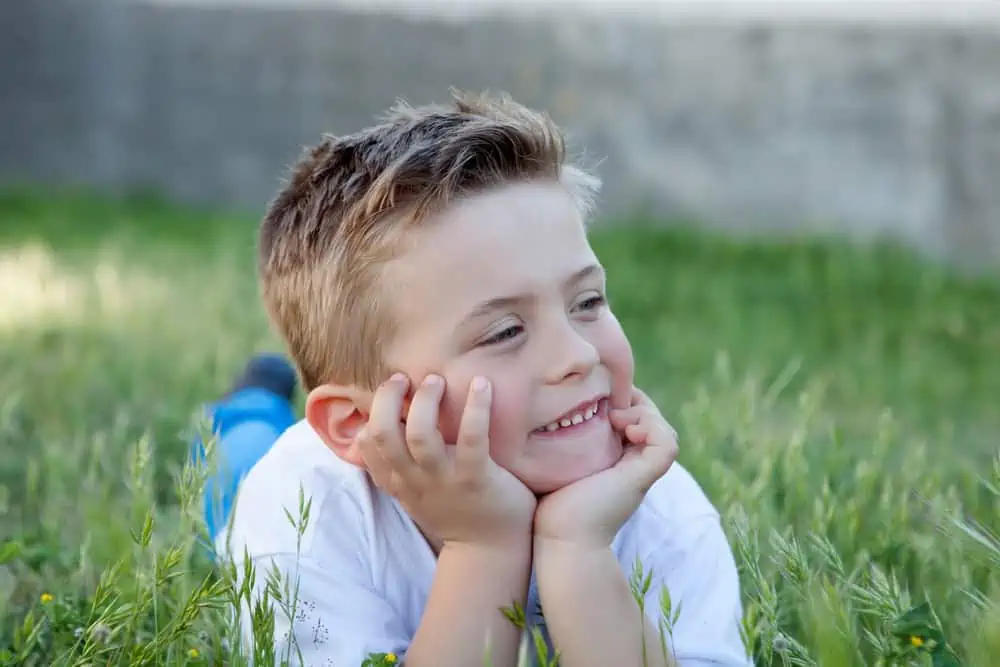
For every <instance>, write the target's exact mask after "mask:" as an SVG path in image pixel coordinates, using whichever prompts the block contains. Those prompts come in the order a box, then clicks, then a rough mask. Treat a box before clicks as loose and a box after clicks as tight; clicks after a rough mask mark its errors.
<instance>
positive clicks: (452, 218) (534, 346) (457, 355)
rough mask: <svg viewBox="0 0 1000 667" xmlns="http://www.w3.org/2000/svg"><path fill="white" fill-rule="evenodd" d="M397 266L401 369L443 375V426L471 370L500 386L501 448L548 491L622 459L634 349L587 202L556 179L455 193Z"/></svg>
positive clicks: (391, 348)
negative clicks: (616, 421) (620, 415)
mask: <svg viewBox="0 0 1000 667" xmlns="http://www.w3.org/2000/svg"><path fill="white" fill-rule="evenodd" d="M412 237H413V238H412V243H409V244H408V245H407V249H406V251H405V252H404V253H403V254H402V255H401V256H400V257H398V258H397V259H395V260H392V261H391V262H390V263H389V264H388V265H387V267H386V272H385V274H384V278H383V285H382V290H383V291H382V294H383V295H384V297H385V299H386V300H387V302H388V305H389V309H388V310H389V311H390V312H391V313H392V316H393V317H394V325H395V336H394V337H393V338H392V340H391V342H390V343H389V345H388V346H387V348H386V349H385V350H384V353H385V358H386V361H387V362H388V365H389V367H390V368H391V369H392V370H398V371H402V372H403V373H405V374H407V375H408V376H409V377H410V378H411V381H412V382H413V383H414V385H415V384H419V382H420V381H421V380H422V379H423V377H424V376H426V375H427V374H428V373H437V374H440V375H442V376H443V377H444V378H445V381H446V386H447V390H446V394H445V398H444V400H443V402H442V406H441V423H440V428H441V433H442V435H443V436H444V438H445V441H446V442H451V443H453V442H455V438H456V436H457V432H458V424H459V420H460V418H461V409H462V406H463V405H464V402H465V397H466V393H467V391H468V387H469V383H470V381H471V380H472V378H473V377H474V376H475V375H483V376H486V377H488V378H489V379H490V381H491V382H492V385H493V396H494V398H493V411H492V414H491V426H490V451H491V455H492V457H493V459H494V460H495V461H496V462H497V463H498V464H499V465H500V466H502V467H504V468H506V469H507V470H509V471H510V472H511V473H513V474H514V475H515V476H516V477H518V478H519V479H520V480H521V481H522V482H524V483H525V484H526V485H527V486H528V487H529V488H530V489H532V490H533V491H534V492H536V493H547V492H549V491H553V490H555V489H558V488H561V487H563V486H565V485H567V484H570V483H572V482H575V481H577V480H579V479H581V478H583V477H586V476H588V475H591V474H593V473H596V472H599V471H601V470H604V469H606V468H608V467H610V466H611V465H613V464H614V463H615V462H616V461H617V460H618V458H619V457H620V456H621V453H622V444H621V437H620V435H619V434H617V433H615V432H614V430H613V429H612V428H611V425H610V422H609V421H608V416H607V415H608V409H609V407H611V406H612V405H616V406H617V407H626V406H627V404H628V398H629V395H630V391H631V387H632V376H633V361H632V351H631V348H630V346H629V343H628V340H627V339H626V337H625V334H624V332H623V331H622V329H621V327H620V325H619V324H618V321H617V320H616V319H615V317H614V315H613V314H612V312H611V310H610V308H609V306H608V304H607V297H606V295H605V284H604V271H603V269H602V268H601V266H600V264H599V262H598V261H597V258H596V256H595V255H594V253H593V250H592V249H591V247H590V244H589V242H588V241H587V237H586V232H585V229H584V226H583V223H582V220H581V217H580V213H579V211H578V209H577V207H576V205H575V203H574V200H573V199H572V198H571V197H570V195H569V193H568V192H567V191H566V190H565V189H564V188H563V186H561V185H560V184H558V183H555V182H553V183H521V184H515V185H508V186H504V187H503V188H500V189H496V190H492V191H490V192H487V193H484V194H478V195H475V196H472V197H469V198H467V199H465V200H462V201H460V202H457V203H455V204H453V205H452V206H451V207H449V208H448V209H447V210H446V211H445V212H444V213H443V214H441V215H439V216H436V217H433V218H431V219H430V220H428V221H427V222H426V223H424V224H423V225H422V226H421V227H420V228H419V229H418V230H415V231H414V232H413V234H412Z"/></svg>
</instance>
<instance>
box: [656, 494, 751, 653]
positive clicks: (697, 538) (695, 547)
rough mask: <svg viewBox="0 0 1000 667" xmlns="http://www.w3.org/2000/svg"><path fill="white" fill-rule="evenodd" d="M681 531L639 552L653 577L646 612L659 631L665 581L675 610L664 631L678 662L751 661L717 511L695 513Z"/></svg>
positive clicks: (735, 581)
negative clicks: (674, 617)
mask: <svg viewBox="0 0 1000 667" xmlns="http://www.w3.org/2000/svg"><path fill="white" fill-rule="evenodd" d="M684 532H685V533H686V535H685V536H684V539H680V540H678V539H668V540H663V541H661V542H660V543H659V545H658V546H657V547H655V548H654V549H652V550H651V552H649V553H647V554H646V555H644V556H642V558H641V560H642V563H643V569H644V571H645V572H646V573H647V574H650V577H651V586H650V588H649V591H648V592H647V594H646V600H645V604H646V614H647V616H649V618H650V619H651V621H652V623H653V626H654V627H655V628H656V629H657V631H658V632H659V628H660V619H661V618H663V614H662V613H661V610H660V598H661V591H662V590H663V587H664V586H666V588H667V590H668V591H669V592H670V598H671V606H672V609H673V612H674V613H679V616H678V617H677V622H676V624H675V625H674V626H673V632H672V634H667V647H668V651H670V650H671V648H672V649H673V657H674V659H675V660H676V661H677V664H678V667H710V666H711V667H723V666H724V667H752V665H753V662H752V660H751V659H750V658H749V657H748V656H747V651H746V649H745V648H744V646H743V640H742V637H741V633H740V628H741V619H742V614H743V612H742V604H741V601H740V583H739V576H738V573H737V570H736V563H735V560H734V559H733V555H732V551H731V549H730V547H729V542H728V541H727V539H726V535H725V533H724V532H723V530H722V526H721V524H720V522H719V519H718V515H716V514H714V513H713V514H703V515H701V516H699V517H697V518H694V519H693V520H692V521H691V523H688V524H686V525H685V526H684ZM675 537H676V536H675ZM678 605H680V609H679V612H678V611H677V610H678ZM668 620H669V619H668Z"/></svg>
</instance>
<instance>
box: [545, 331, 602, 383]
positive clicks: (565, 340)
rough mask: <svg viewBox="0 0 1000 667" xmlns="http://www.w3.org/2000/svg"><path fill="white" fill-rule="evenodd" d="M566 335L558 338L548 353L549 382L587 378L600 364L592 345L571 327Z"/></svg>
mask: <svg viewBox="0 0 1000 667" xmlns="http://www.w3.org/2000/svg"><path fill="white" fill-rule="evenodd" d="M567 328H568V329H570V332H569V334H568V335H564V336H561V337H559V338H558V339H557V340H556V341H555V344H554V345H553V347H552V350H551V351H550V354H551V361H550V366H549V368H550V374H549V382H550V383H552V384H555V383H559V382H564V381H566V380H568V379H573V378H575V377H579V378H581V379H582V378H587V377H589V376H590V373H591V372H592V371H593V370H594V367H595V366H597V364H598V363H599V362H600V356H599V355H598V353H597V348H596V347H594V345H593V344H592V343H591V342H590V341H589V340H587V339H586V338H584V337H583V336H581V335H580V334H579V333H578V332H576V331H575V330H574V329H573V328H572V327H567Z"/></svg>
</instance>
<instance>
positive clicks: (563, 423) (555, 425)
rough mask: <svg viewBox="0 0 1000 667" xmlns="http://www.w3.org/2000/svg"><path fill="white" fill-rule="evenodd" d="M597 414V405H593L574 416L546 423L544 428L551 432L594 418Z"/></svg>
mask: <svg viewBox="0 0 1000 667" xmlns="http://www.w3.org/2000/svg"><path fill="white" fill-rule="evenodd" d="M596 414H597V406H596V405H592V406H590V407H589V408H587V409H586V410H584V411H583V412H578V413H576V414H575V415H573V416H572V417H565V418H563V419H560V420H559V421H557V422H552V423H551V424H546V425H545V427H544V429H542V430H544V431H547V432H549V433H551V432H552V431H555V430H558V429H560V428H566V427H568V426H576V425H577V424H582V423H583V422H585V421H587V420H588V419H592V418H593V417H594V415H596Z"/></svg>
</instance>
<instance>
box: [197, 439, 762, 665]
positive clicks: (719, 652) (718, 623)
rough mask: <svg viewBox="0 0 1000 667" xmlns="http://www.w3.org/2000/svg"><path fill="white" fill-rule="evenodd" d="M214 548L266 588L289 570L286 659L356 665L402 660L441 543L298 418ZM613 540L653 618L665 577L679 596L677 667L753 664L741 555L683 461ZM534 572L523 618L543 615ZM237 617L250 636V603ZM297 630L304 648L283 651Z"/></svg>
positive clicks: (257, 472) (279, 611)
mask: <svg viewBox="0 0 1000 667" xmlns="http://www.w3.org/2000/svg"><path fill="white" fill-rule="evenodd" d="M300 490H301V495H300ZM302 499H304V500H305V502H307V503H308V504H309V515H308V521H307V522H305V523H304V526H303V529H302V531H301V535H300V532H299V530H297V528H296V527H295V526H294V525H293V524H292V522H291V521H290V520H289V515H291V519H292V520H294V521H296V522H298V521H299V516H300V512H299V508H300V505H301V502H302ZM286 512H287V513H286ZM227 540H228V545H227V544H226V542H227ZM216 548H217V550H218V553H219V554H220V555H221V556H222V557H223V558H226V557H227V556H228V557H229V558H232V559H233V560H234V562H235V565H236V567H237V572H239V573H242V572H243V571H244V563H243V556H244V554H245V553H246V554H249V556H250V558H251V559H252V560H253V562H254V566H255V571H256V576H255V585H254V589H255V592H256V593H257V594H258V595H259V594H260V593H261V591H262V590H263V588H264V586H265V584H266V581H267V579H268V575H269V573H270V572H271V571H272V570H273V569H274V568H275V567H276V568H277V570H278V571H279V572H280V573H281V576H282V585H281V589H282V590H285V589H287V590H289V591H290V592H291V593H293V594H297V598H295V599H296V600H297V602H296V605H295V609H294V610H292V611H293V613H291V614H288V613H287V611H286V610H287V609H288V607H289V606H290V603H291V599H290V598H289V600H288V601H287V602H286V603H285V605H284V609H283V608H282V605H280V604H279V605H276V606H275V631H274V641H275V650H276V652H278V654H279V659H281V656H286V655H288V656H290V662H291V664H293V665H299V664H303V665H304V666H308V667H334V666H335V667H359V666H360V665H361V663H362V662H363V661H364V660H365V658H367V657H368V655H369V654H371V653H378V652H393V653H396V654H397V655H398V656H400V657H401V658H402V657H404V656H405V653H406V649H407V647H408V646H409V643H410V640H411V638H412V637H413V636H414V635H415V633H416V631H417V626H418V625H419V623H420V619H421V616H422V614H423V610H424V605H425V603H426V601H427V597H428V594H429V591H430V588H431V582H432V580H433V577H434V568H435V557H434V553H433V551H432V550H431V549H430V547H429V546H428V544H427V542H426V540H424V538H423V536H422V535H421V533H420V531H419V530H418V529H417V528H416V525H415V524H414V523H413V521H412V520H411V519H410V517H409V515H407V514H406V512H405V511H404V510H403V508H402V507H401V506H400V505H399V504H398V502H397V501H396V500H395V499H394V498H392V497H391V496H389V495H387V494H385V493H384V492H382V491H381V490H380V489H378V488H377V487H375V486H374V484H372V482H371V481H370V479H369V477H368V476H367V475H366V474H365V473H364V472H363V471H361V470H359V469H357V468H355V467H353V466H351V465H350V464H347V463H345V462H343V461H341V460H340V459H339V458H337V457H336V456H335V455H334V454H333V453H332V452H331V451H330V450H329V449H328V448H327V447H326V446H325V445H324V444H323V442H322V441H321V440H320V439H319V437H318V436H317V435H316V433H315V432H314V431H313V430H312V428H311V427H310V426H309V424H308V423H307V422H305V421H304V420H303V421H300V422H299V423H297V424H295V425H293V426H292V427H291V428H289V429H288V430H287V431H286V432H285V433H284V434H283V435H282V436H281V437H280V438H279V439H278V441H277V442H276V443H275V444H274V446H273V447H272V448H271V450H270V451H269V452H268V453H267V454H266V455H265V456H264V457H263V458H262V459H261V460H260V461H258V463H257V464H256V465H255V466H254V468H253V469H252V470H251V471H250V473H249V474H248V476H247V477H246V479H245V480H244V481H243V483H242V486H241V487H240V493H239V496H238V499H237V502H236V506H235V508H234V510H233V517H232V520H231V523H230V527H229V531H228V533H227V532H226V531H223V533H222V534H220V535H219V537H218V539H217V540H216ZM612 549H613V551H614V553H615V554H616V555H617V558H618V561H619V563H621V565H622V569H623V571H624V573H625V575H626V576H628V575H630V574H631V573H632V568H633V565H634V563H635V559H636V556H638V557H639V558H640V560H641V562H642V563H643V567H644V569H645V570H646V571H647V572H648V571H650V570H652V573H653V581H652V586H651V587H650V590H649V598H648V600H647V602H646V609H647V610H648V613H650V614H652V615H653V622H654V627H658V626H657V625H656V624H657V621H658V620H659V616H660V614H659V598H660V590H661V586H662V585H663V584H666V586H667V588H668V590H669V591H670V595H671V599H672V601H673V604H674V607H675V608H676V605H677V604H678V603H682V607H681V611H680V617H679V619H678V621H677V624H676V625H675V627H674V630H673V649H674V655H675V656H676V657H677V660H678V662H679V663H680V665H681V666H682V667H689V666H695V665H698V666H702V665H705V666H707V665H725V666H727V667H728V666H730V665H741V666H746V665H750V664H751V661H750V660H749V659H748V658H747V656H746V652H745V650H744V648H743V644H742V641H741V639H740V631H739V627H740V616H741V613H742V612H741V603H740V591H739V581H738V579H737V572H736V566H735V563H734V560H733V557H732V553H731V550H730V547H729V544H728V543H727V541H726V537H725V535H724V533H723V531H722V528H721V526H720V523H719V515H718V513H717V512H716V510H715V508H714V507H713V506H712V504H711V503H710V502H709V501H708V499H707V498H706V497H705V495H704V493H703V492H702V490H701V488H700V487H699V486H698V484H697V483H696V482H695V480H694V479H693V478H692V477H691V475H690V474H689V473H688V472H687V471H686V470H684V469H683V468H682V467H681V466H680V465H679V464H674V465H673V466H672V467H671V469H670V471H669V472H668V473H667V474H666V475H665V476H664V477H663V478H662V479H661V480H660V481H658V482H657V483H656V484H655V485H654V486H653V488H652V489H651V490H650V492H649V493H648V494H647V496H646V498H645V500H644V501H643V503H642V505H641V506H640V507H639V509H638V510H637V511H636V512H635V513H634V514H633V515H632V517H631V518H630V519H629V520H628V521H627V522H626V523H625V525H624V526H623V527H622V529H621V531H619V533H618V535H617V536H616V538H615V540H614V542H613V543H612ZM483 576H489V573H486V572H484V573H483ZM296 577H297V581H296ZM531 581H532V585H531V589H530V592H529V598H528V604H527V605H526V606H525V611H526V613H527V615H528V618H529V622H530V621H531V620H532V619H534V620H535V621H537V620H538V616H537V611H538V605H537V588H536V586H535V580H534V576H532V580H531ZM585 585H586V582H581V586H585ZM289 616H290V617H291V619H292V620H291V621H290V620H289ZM241 623H242V626H243V631H244V638H245V640H247V641H249V636H250V630H249V628H250V621H249V617H248V616H247V610H246V609H244V610H242V612H241ZM291 638H294V642H295V643H294V645H293V646H297V650H296V648H294V647H293V648H292V649H291V650H290V651H289V652H288V653H286V651H288V643H289V641H290V640H291ZM299 654H301V656H302V659H303V663H300V662H298V660H297V656H298V655H299Z"/></svg>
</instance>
